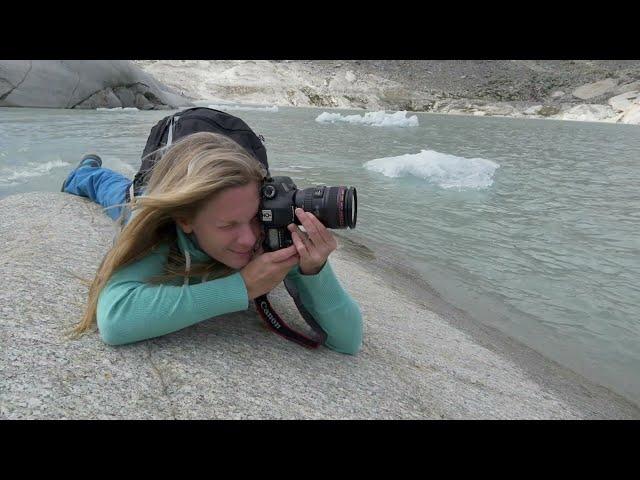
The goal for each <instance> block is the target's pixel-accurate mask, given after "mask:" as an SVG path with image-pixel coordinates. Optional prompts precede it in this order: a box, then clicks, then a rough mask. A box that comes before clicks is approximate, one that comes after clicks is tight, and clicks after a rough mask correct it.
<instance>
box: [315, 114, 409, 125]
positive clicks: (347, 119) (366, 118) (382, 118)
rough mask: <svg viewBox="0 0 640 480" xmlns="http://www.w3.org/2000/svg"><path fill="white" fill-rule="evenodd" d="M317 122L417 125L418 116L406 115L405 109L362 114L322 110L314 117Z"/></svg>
mask: <svg viewBox="0 0 640 480" xmlns="http://www.w3.org/2000/svg"><path fill="white" fill-rule="evenodd" d="M316 122H319V123H336V122H344V123H352V124H357V125H371V126H374V127H417V126H418V117H417V116H416V115H412V116H410V117H407V112H406V111H405V110H402V111H399V112H395V113H386V112H385V111H384V110H382V111H379V112H367V113H365V114H364V115H344V116H343V115H341V114H339V113H329V112H322V113H321V114H320V115H318V117H317V118H316Z"/></svg>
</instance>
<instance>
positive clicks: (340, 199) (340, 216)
mask: <svg viewBox="0 0 640 480" xmlns="http://www.w3.org/2000/svg"><path fill="white" fill-rule="evenodd" d="M344 195H345V188H344V187H342V186H341V187H338V198H337V201H338V225H340V228H344Z"/></svg>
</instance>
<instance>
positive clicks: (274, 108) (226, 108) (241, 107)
mask: <svg viewBox="0 0 640 480" xmlns="http://www.w3.org/2000/svg"><path fill="white" fill-rule="evenodd" d="M207 106H208V107H209V108H213V109H214V110H224V111H229V110H256V111H261V112H277V111H278V107H277V106H276V105H272V106H259V105H258V106H253V105H227V104H220V105H207Z"/></svg>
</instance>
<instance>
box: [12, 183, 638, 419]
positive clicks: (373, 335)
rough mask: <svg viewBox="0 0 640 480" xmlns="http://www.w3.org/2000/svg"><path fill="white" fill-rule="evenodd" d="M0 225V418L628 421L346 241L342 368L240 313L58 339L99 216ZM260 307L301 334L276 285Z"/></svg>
mask: <svg viewBox="0 0 640 480" xmlns="http://www.w3.org/2000/svg"><path fill="white" fill-rule="evenodd" d="M27 212H28V214H27ZM0 218H2V222H0V239H1V242H2V245H3V248H2V249H0V278H1V279H2V288H0V345H2V348H1V349H0V418H4V419H20V418H23V419H24V418H27V419H31V418H39V419H57V418H81V419H96V418H97V419H111V418H120V419H122V418H127V419H172V418H179V419H191V418H194V419H202V418H211V419H213V418H223V419H238V418H251V419H268V418H283V419H304V418H325V419H350V418H360V419H369V418H392V419H401V418H402V419H404V418H406V419H413V418H417V419H424V418H436V419H438V418H634V419H638V418H640V410H639V409H638V408H637V407H635V406H633V405H631V404H630V403H628V402H626V401H625V400H623V399H621V398H620V397H618V396H616V395H614V394H612V393H610V392H609V391H608V390H606V389H604V388H602V387H597V386H594V385H592V384H590V383H588V382H587V381H585V380H584V379H582V378H581V377H578V376H576V375H574V374H572V373H571V372H568V371H567V370H564V369H562V368H561V367H559V366H557V365H555V364H553V363H550V362H547V361H546V360H544V359H542V358H541V357H539V356H538V355H537V354H535V353H532V352H530V351H529V350H527V349H526V348H525V347H522V346H520V345H519V344H516V343H513V342H511V341H508V340H500V339H499V338H498V337H496V336H495V334H491V335H490V334H489V333H486V332H485V333H483V330H482V329H478V328H476V330H473V329H471V330H464V331H463V329H461V328H458V327H457V326H456V327H454V326H453V323H451V322H452V320H450V319H446V320H445V318H443V317H442V316H440V315H437V314H435V313H434V312H432V311H431V310H430V309H428V308H427V307H429V308H430V305H426V304H425V300H424V299H425V298H426V293H422V297H421V299H419V300H415V299H413V297H411V296H410V295H409V289H410V284H413V285H415V282H409V283H407V282H406V281H405V282H404V283H403V280H402V279H401V277H397V278H395V279H393V280H389V277H386V276H385V275H386V274H383V273H382V272H383V271H384V269H383V268H381V267H382V265H381V264H380V263H378V262H379V260H378V259H376V257H375V255H374V254H373V253H372V252H370V251H368V250H367V249H366V248H363V247H358V246H354V245H353V244H352V243H350V242H349V241H347V240H346V237H341V238H340V239H339V243H340V248H339V249H338V250H337V251H336V252H335V253H334V255H332V259H333V260H332V265H333V266H334V269H335V271H336V274H337V275H338V277H339V278H340V280H341V281H342V282H343V283H344V284H345V285H346V287H347V288H348V289H349V291H350V293H351V294H352V295H353V297H354V298H355V299H356V300H357V301H358V302H359V303H360V305H361V308H362V312H363V318H364V322H365V340H364V346H363V349H362V351H361V352H360V353H359V354H358V355H357V356H348V355H342V354H340V353H336V352H333V351H331V350H329V349H327V348H324V347H321V348H320V349H318V350H315V351H310V350H307V349H304V348H302V347H300V346H298V345H296V344H293V343H291V342H288V341H286V340H284V339H282V338H280V337H279V336H277V335H275V334H273V333H271V332H270V331H269V330H267V329H266V327H265V326H264V325H263V323H262V321H261V320H260V319H259V317H258V316H257V314H256V313H255V312H254V311H253V310H252V309H250V310H248V311H246V312H238V313H235V314H231V315H226V316H222V317H216V318H213V319H210V320H207V321H205V322H202V323H200V324H198V325H195V326H193V327H191V328H187V329H184V330H181V331H179V332H175V333H173V334H170V335H166V336H164V337H161V338H156V339H152V340H148V341H144V342H139V343H136V344H132V345H124V346H119V347H112V346H108V345H106V344H104V343H102V341H101V340H100V338H99V337H98V335H97V334H96V333H92V334H88V335H85V336H84V337H82V338H81V339H79V340H74V341H71V340H67V339H66V338H65V337H64V335H63V332H64V330H65V328H68V327H70V326H71V325H72V324H73V323H75V322H76V321H77V320H78V318H79V316H80V315H81V312H82V309H83V306H84V303H85V301H86V294H87V288H88V287H87V285H86V284H85V283H83V282H82V280H81V279H83V278H84V279H90V278H91V277H92V275H93V274H94V273H95V270H96V268H97V266H98V264H99V262H100V260H101V258H102V256H103V254H104V253H105V252H106V250H107V248H108V247H109V245H110V243H111V239H112V234H113V231H114V228H113V224H112V222H111V220H109V219H108V217H107V216H106V215H104V214H103V213H102V212H101V210H100V207H99V206H97V205H96V204H93V203H91V202H90V201H88V200H86V199H83V198H79V197H75V196H72V195H67V194H63V193H28V194H19V195H13V196H9V197H6V198H4V199H3V200H2V201H0ZM271 297H272V304H273V305H274V308H275V309H276V310H277V311H278V312H279V313H280V314H281V315H282V316H283V318H285V319H287V320H291V323H292V324H294V325H298V326H300V325H304V323H302V322H301V321H300V320H299V316H298V314H297V313H296V310H295V307H294V305H293V302H292V301H291V299H290V298H289V297H288V295H287V294H286V291H285V290H284V289H283V288H282V287H279V288H278V289H276V291H275V292H273V294H272V295H271ZM296 319H298V320H296ZM465 328H466V327H465Z"/></svg>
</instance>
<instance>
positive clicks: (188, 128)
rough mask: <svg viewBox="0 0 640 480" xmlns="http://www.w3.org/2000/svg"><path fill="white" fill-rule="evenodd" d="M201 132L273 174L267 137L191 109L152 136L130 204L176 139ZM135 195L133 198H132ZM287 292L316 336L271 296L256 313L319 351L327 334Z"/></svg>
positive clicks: (220, 115) (228, 118)
mask: <svg viewBox="0 0 640 480" xmlns="http://www.w3.org/2000/svg"><path fill="white" fill-rule="evenodd" d="M197 132H213V133H220V134H223V135H226V136H228V137H230V138H231V139H232V140H235V142H236V143H238V144H239V145H240V146H242V147H244V149H245V150H247V151H248V152H249V153H250V154H252V155H253V156H254V157H255V158H256V159H257V160H258V161H259V162H260V163H261V164H262V165H263V166H264V168H265V169H266V170H267V173H268V172H269V163H268V162H267V149H266V148H265V147H264V145H263V143H262V142H263V141H264V137H262V136H261V135H260V136H258V135H256V133H255V132H254V131H253V130H252V129H251V128H250V127H249V125H247V124H246V123H245V122H244V121H243V120H241V119H240V118H238V117H234V116H233V115H231V114H229V113H226V112H221V111H220V110H213V109H211V108H206V107H194V108H188V109H186V110H183V111H181V112H178V113H175V114H173V115H169V116H167V117H165V118H163V119H162V120H160V121H159V122H158V123H157V124H156V125H155V126H154V127H153V128H152V129H151V132H150V133H149V138H147V144H146V145H145V147H144V150H143V152H142V164H141V165H140V170H138V173H136V175H135V177H134V179H133V184H132V185H131V189H130V190H128V191H127V200H126V201H127V202H129V201H130V200H131V198H133V196H138V195H140V194H141V192H142V189H143V188H144V186H145V185H146V184H147V183H148V181H149V178H150V177H151V172H152V170H153V166H154V165H155V164H156V162H157V161H158V160H160V157H161V156H162V155H163V154H164V151H165V150H166V148H167V147H169V146H170V145H172V144H173V143H174V142H175V141H176V140H179V139H180V138H182V137H186V136H187V135H190V134H192V133H197ZM132 193H133V196H132V195H131V194H132ZM284 285H285V287H286V289H287V292H288V293H289V295H291V297H292V298H293V300H294V302H295V304H296V307H297V308H298V311H299V312H300V314H301V315H302V318H304V320H305V321H306V322H307V323H308V324H309V326H310V327H311V328H312V329H313V330H314V332H315V337H314V338H311V337H309V336H307V335H304V334H302V333H299V332H297V331H295V330H293V329H292V328H291V327H289V326H288V325H287V324H286V323H285V322H284V321H283V320H282V318H280V316H279V315H278V314H277V313H276V312H275V311H274V310H273V307H271V304H270V303H269V300H268V299H267V295H266V294H265V295H262V296H261V297H258V298H256V299H255V300H254V303H255V305H256V310H257V311H258V313H259V314H260V316H261V317H262V319H263V320H264V321H265V322H266V324H267V325H268V326H269V327H270V328H271V329H272V330H273V331H275V332H276V333H277V334H279V335H281V336H283V337H285V338H286V339H288V340H292V341H294V342H297V343H299V344H301V345H303V346H305V347H308V348H317V347H318V346H319V345H320V344H323V343H324V342H325V341H326V338H327V334H326V332H325V331H324V330H323V329H322V327H320V325H319V324H318V323H317V322H316V321H315V319H314V318H313V315H312V314H311V313H310V312H309V311H308V310H307V309H306V308H305V307H304V305H303V304H302V301H301V300H300V294H299V292H298V291H297V289H296V287H295V285H293V283H291V282H290V281H289V280H288V279H285V280H284Z"/></svg>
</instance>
